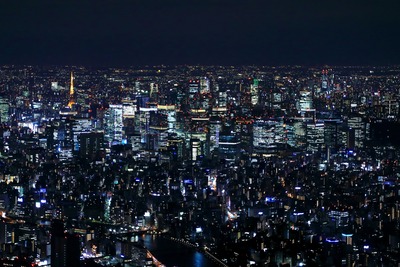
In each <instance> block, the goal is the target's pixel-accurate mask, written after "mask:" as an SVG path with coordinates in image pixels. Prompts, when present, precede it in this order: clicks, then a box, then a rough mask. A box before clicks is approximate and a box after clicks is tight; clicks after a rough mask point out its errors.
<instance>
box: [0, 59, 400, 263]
mask: <svg viewBox="0 0 400 267" xmlns="http://www.w3.org/2000/svg"><path fill="white" fill-rule="evenodd" d="M399 105H400V68H399V67H393V66H392V67H324V68H305V67H298V66H290V67H289V66H288V67H255V66H247V67H233V66H232V67H231V66H224V67H222V66H177V67H170V66H155V67H141V68H129V69H117V68H108V69H89V68H84V67H71V66H67V67H32V66H1V67H0V122H1V125H0V189H1V191H0V211H1V213H2V218H1V221H0V246H1V249H0V265H1V264H2V265H1V266H45V265H50V264H51V266H78V265H79V264H80V265H82V266H105V264H114V263H115V264H114V265H115V266H116V265H118V264H119V265H126V266H153V265H157V262H156V261H155V259H152V258H151V256H149V253H148V252H147V251H146V250H145V249H144V248H143V246H142V244H141V242H140V239H138V236H137V234H138V233H140V232H145V231H146V232H152V233H163V234H164V235H166V236H169V237H172V238H174V239H178V240H183V241H185V242H189V243H190V244H192V245H194V246H197V247H198V249H199V250H202V251H204V252H205V253H210V254H212V255H214V256H215V257H216V258H218V259H219V260H220V261H221V262H222V263H223V264H226V265H227V266H305V265H306V266H397V264H398V259H399V257H400V253H399V252H400V251H399V249H400V206H399V204H400V203H399V202H400V186H399V179H400V167H399V162H398V159H399V154H400V150H399V148H400V141H399V139H398V136H399V134H400V121H399V118H400V117H399V116H400V113H399V112H400V106H399Z"/></svg>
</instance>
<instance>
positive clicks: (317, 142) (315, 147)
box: [307, 121, 325, 152]
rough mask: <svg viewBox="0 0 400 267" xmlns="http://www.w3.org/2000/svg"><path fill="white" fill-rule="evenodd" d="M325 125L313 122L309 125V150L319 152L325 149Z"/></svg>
mask: <svg viewBox="0 0 400 267" xmlns="http://www.w3.org/2000/svg"><path fill="white" fill-rule="evenodd" d="M324 137H325V136H324V123H323V122H320V121H318V122H315V123H314V122H312V123H308V124H307V150H308V151H311V152H319V151H321V150H323V149H324V148H325V147H324V146H325V140H324Z"/></svg>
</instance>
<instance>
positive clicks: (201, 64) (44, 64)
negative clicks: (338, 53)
mask: <svg viewBox="0 0 400 267" xmlns="http://www.w3.org/2000/svg"><path fill="white" fill-rule="evenodd" d="M0 66H1V67H4V66H13V67H36V68H47V67H73V68H74V67H75V68H80V67H83V68H140V67H147V68H148V67H161V66H163V67H183V66H197V67H267V68H282V67H302V68H320V67H336V68H350V67H361V68H366V67H400V63H394V64H392V63H386V64H382V63H378V64H329V63H318V64H311V63H308V64H307V63H303V64H290V63H287V64H257V63H253V64H203V63H176V64H171V63H155V64H69V63H66V64H62V63H61V64H54V63H49V64H48V63H35V64H31V63H0Z"/></svg>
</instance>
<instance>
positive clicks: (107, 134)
mask: <svg viewBox="0 0 400 267" xmlns="http://www.w3.org/2000/svg"><path fill="white" fill-rule="evenodd" d="M122 115H123V106H122V105H110V107H109V108H108V109H107V110H106V112H105V114H104V139H105V141H106V142H107V143H108V145H109V146H111V145H112V144H121V143H122V139H123V138H124V131H123V116H122Z"/></svg>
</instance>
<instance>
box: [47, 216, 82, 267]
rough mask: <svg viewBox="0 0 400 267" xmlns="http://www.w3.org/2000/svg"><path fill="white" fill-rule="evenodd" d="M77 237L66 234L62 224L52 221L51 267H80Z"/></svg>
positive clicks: (58, 221)
mask: <svg viewBox="0 0 400 267" xmlns="http://www.w3.org/2000/svg"><path fill="white" fill-rule="evenodd" d="M80 254H81V252H80V244H79V236H78V235H76V234H69V233H66V232H65V230H64V223H63V222H62V221H60V220H54V221H53V222H52V224H51V267H71V266H79V265H80Z"/></svg>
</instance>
